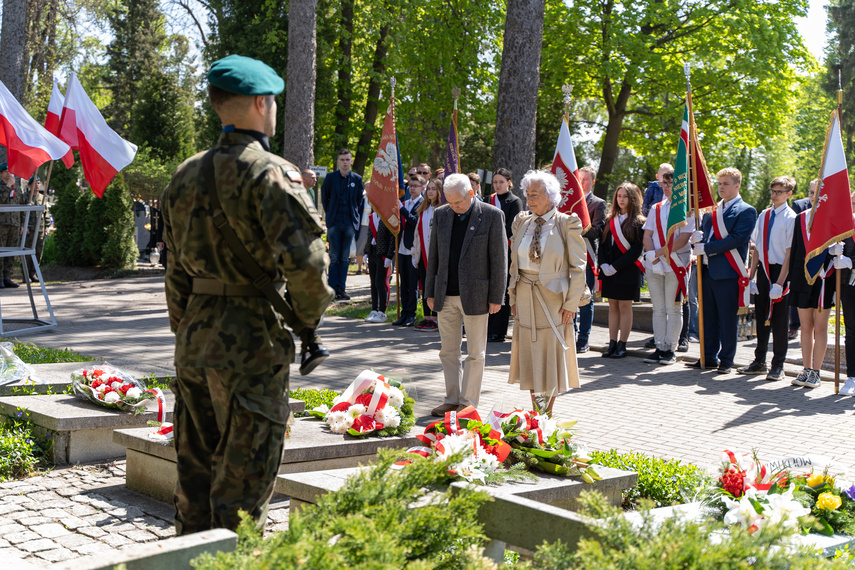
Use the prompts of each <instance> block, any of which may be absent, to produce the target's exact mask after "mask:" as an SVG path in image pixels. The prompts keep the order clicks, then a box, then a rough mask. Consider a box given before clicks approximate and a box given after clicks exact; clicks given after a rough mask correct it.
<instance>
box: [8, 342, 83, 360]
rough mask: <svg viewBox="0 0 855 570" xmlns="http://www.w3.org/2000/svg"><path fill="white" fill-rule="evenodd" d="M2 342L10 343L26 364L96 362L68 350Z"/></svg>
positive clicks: (26, 343)
mask: <svg viewBox="0 0 855 570" xmlns="http://www.w3.org/2000/svg"><path fill="white" fill-rule="evenodd" d="M0 341H2V342H11V343H12V344H13V345H14V349H13V351H14V353H15V355H16V356H17V357H18V358H20V359H21V360H23V361H24V362H26V363H27V364H53V363H56V362H88V361H90V360H97V358H92V357H90V356H84V355H82V354H80V353H79V352H74V351H73V350H71V349H70V348H50V347H47V346H37V345H35V344H33V343H31V342H22V341H19V340H14V339H0Z"/></svg>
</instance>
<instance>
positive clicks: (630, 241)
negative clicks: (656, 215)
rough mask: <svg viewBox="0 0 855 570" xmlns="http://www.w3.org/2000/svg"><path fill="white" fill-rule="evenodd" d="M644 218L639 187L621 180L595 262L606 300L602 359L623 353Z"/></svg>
mask: <svg viewBox="0 0 855 570" xmlns="http://www.w3.org/2000/svg"><path fill="white" fill-rule="evenodd" d="M642 226H644V217H643V216H642V215H641V189H639V187H638V186H636V185H635V184H631V183H629V182H624V183H623V184H621V185H620V186H618V188H617V190H616V191H615V197H614V200H613V201H612V210H611V213H610V214H609V217H608V219H607V220H606V226H605V229H604V230H603V237H602V239H601V240H600V248H599V251H598V253H597V258H598V259H597V261H598V265H599V266H600V280H601V281H602V284H603V288H602V292H603V297H604V298H607V299H608V300H609V348H608V349H607V350H606V351H605V352H604V353H603V357H605V358H609V357H611V358H623V357H625V356H626V341H627V339H629V331H631V330H632V302H633V301H639V300H640V292H641V276H642V270H641V263H640V262H639V260H638V258H639V256H640V255H641V251H642V249H643V248H644V230H643V229H642Z"/></svg>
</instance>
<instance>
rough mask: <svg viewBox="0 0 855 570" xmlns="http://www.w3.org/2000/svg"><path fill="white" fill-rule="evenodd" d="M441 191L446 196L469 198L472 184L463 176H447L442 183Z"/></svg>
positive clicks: (458, 174) (457, 174)
mask: <svg viewBox="0 0 855 570" xmlns="http://www.w3.org/2000/svg"><path fill="white" fill-rule="evenodd" d="M442 191H443V193H445V194H446V195H447V194H457V195H458V196H469V194H470V193H471V192H472V183H471V182H469V177H468V176H466V175H465V174H460V173H456V174H449V175H448V176H446V177H445V181H444V182H443V183H442Z"/></svg>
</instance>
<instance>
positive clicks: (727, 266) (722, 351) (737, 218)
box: [691, 168, 757, 374]
mask: <svg viewBox="0 0 855 570" xmlns="http://www.w3.org/2000/svg"><path fill="white" fill-rule="evenodd" d="M716 178H718V195H719V196H720V197H721V202H719V203H718V205H717V207H716V211H715V212H713V213H712V214H706V215H705V216H704V219H703V221H702V222H701V231H696V232H694V234H692V238H691V241H692V243H693V244H694V245H693V246H692V253H694V254H695V255H697V256H698V259H699V260H700V259H703V283H704V284H703V292H704V309H703V310H704V355H705V357H706V359H705V363H704V364H705V365H706V367H707V368H711V367H714V366H716V367H718V372H719V373H721V374H729V373H730V372H731V368H732V367H733V358H734V356H736V328H737V315H738V313H739V310H740V308H742V307H744V308H745V310H746V311H747V308H748V305H749V303H748V296H749V292H750V289H749V282H750V281H749V279H748V264H747V260H748V246H749V242H750V240H751V233H752V232H753V231H754V225H755V223H756V222H757V210H755V209H754V208H753V207H751V206H749V205H748V204H746V203H745V202H743V201H742V198H741V197H740V196H739V187H740V185H741V184H742V173H741V172H739V170H737V169H736V168H725V169H724V170H720V171H719V172H718V173H717V174H716ZM698 263H699V265H700V261H699V262H698ZM692 367H693V368H700V361H698V362H696V363H695V364H694V365H692Z"/></svg>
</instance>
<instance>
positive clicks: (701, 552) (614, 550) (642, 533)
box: [529, 491, 851, 570]
mask: <svg viewBox="0 0 855 570" xmlns="http://www.w3.org/2000/svg"><path fill="white" fill-rule="evenodd" d="M579 501H580V503H581V504H582V506H583V507H582V512H583V514H585V515H588V516H592V517H595V518H598V519H602V520H603V524H602V525H592V526H591V527H590V529H591V531H592V532H593V533H594V536H593V537H592V538H583V539H582V540H580V541H579V544H578V549H577V550H576V551H575V552H573V551H571V550H570V549H569V548H568V547H567V545H564V544H562V543H560V542H559V543H556V544H546V543H544V545H543V546H541V547H540V548H538V550H537V553H536V556H535V559H534V561H533V563H532V564H531V566H529V567H530V568H537V569H542V570H564V569H565V568H574V569H578V570H595V569H596V570H617V569H630V568H632V569H635V568H656V569H657V570H676V569H678V568H679V569H690V570H707V569H710V570H712V569H724V568H727V569H731V568H745V569H749V568H757V569H760V568H768V569H771V568H782V569H783V568H787V569H789V570H809V569H820V568H821V569H825V568H828V569H832V568H833V569H837V568H850V567H851V566H849V565H847V564H846V562H845V561H844V560H843V559H842V558H841V559H840V560H837V559H835V560H824V559H822V558H819V557H818V556H817V554H816V552H811V551H809V550H807V549H798V548H790V547H787V548H782V547H781V543H782V541H783V540H785V539H786V538H787V537H788V536H789V535H790V534H791V533H787V532H786V531H784V530H783V529H781V528H776V527H768V528H764V529H763V530H762V531H760V532H757V533H755V534H753V535H751V534H748V533H747V532H745V531H743V530H741V529H736V528H724V527H723V526H722V525H721V524H719V523H709V522H702V523H698V522H682V521H680V519H679V518H676V517H674V518H669V519H666V520H663V521H661V522H660V521H654V520H653V517H652V516H651V513H650V509H651V507H652V506H653V505H652V503H651V502H649V501H645V502H644V503H643V504H642V511H641V519H642V522H641V524H640V525H637V524H636V525H634V524H633V522H631V521H629V520H628V519H627V518H626V517H623V516H621V512H620V510H619V509H617V508H615V507H612V506H610V505H609V504H608V503H607V501H606V500H605V498H603V497H602V496H601V495H597V494H595V493H589V492H587V491H583V492H582V495H581V497H580V499H579Z"/></svg>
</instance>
